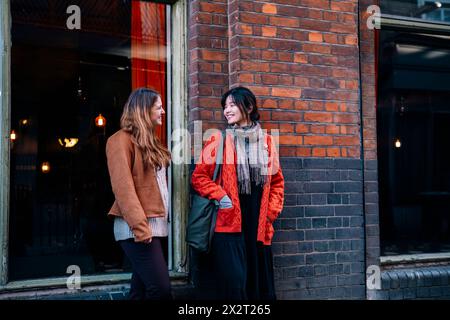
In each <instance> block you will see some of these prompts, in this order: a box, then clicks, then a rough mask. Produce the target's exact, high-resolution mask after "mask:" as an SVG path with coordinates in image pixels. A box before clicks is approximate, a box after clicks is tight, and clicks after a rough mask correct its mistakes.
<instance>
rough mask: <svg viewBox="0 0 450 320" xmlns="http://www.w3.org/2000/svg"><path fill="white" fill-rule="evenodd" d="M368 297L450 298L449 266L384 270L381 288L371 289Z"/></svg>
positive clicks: (398, 298)
mask: <svg viewBox="0 0 450 320" xmlns="http://www.w3.org/2000/svg"><path fill="white" fill-rule="evenodd" d="M368 297H369V299H379V300H380V299H382V300H410V299H417V300H425V299H431V300H435V299H446V300H447V299H450V266H436V267H424V268H414V269H412V268H411V269H396V270H386V271H383V272H382V273H381V290H371V292H369V295H368Z"/></svg>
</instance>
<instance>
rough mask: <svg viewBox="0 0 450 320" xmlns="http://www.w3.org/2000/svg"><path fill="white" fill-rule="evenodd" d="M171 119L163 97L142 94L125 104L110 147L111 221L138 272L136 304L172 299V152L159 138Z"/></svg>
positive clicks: (142, 91) (134, 282)
mask: <svg viewBox="0 0 450 320" xmlns="http://www.w3.org/2000/svg"><path fill="white" fill-rule="evenodd" d="M164 114H165V112H164V108H163V105H162V101H161V96H160V94H159V93H158V92H156V91H154V90H151V89H147V88H139V89H136V90H134V91H133V92H132V93H131V94H130V96H129V98H128V101H127V102H126V103H125V106H124V109H123V113H122V117H121V119H120V127H121V129H120V130H119V131H117V132H116V133H114V134H113V135H112V136H111V137H110V138H109V139H108V141H107V143H106V156H107V160H108V170H109V175H110V178H111V186H112V190H113V193H114V196H115V201H114V204H113V206H112V208H111V210H110V211H109V213H108V215H109V216H110V217H114V238H115V239H116V241H118V242H119V244H120V245H121V247H122V249H123V250H124V252H125V254H126V255H127V257H128V258H129V260H130V262H131V266H132V270H133V274H132V278H131V286H130V299H133V300H143V299H158V300H160V299H171V298H172V295H171V288H170V281H169V272H168V269H167V262H166V258H165V257H164V250H163V247H162V243H165V242H166V241H167V236H168V188H167V180H166V169H167V167H168V166H169V164H170V159H171V155H170V152H169V150H168V149H167V148H166V147H165V146H163V145H162V143H161V142H160V140H159V139H158V137H157V136H156V135H155V127H156V126H160V125H161V124H162V117H163V115H164Z"/></svg>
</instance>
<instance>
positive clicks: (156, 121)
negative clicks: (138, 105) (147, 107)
mask: <svg viewBox="0 0 450 320" xmlns="http://www.w3.org/2000/svg"><path fill="white" fill-rule="evenodd" d="M150 112H151V114H150V119H151V120H152V124H153V125H154V126H160V125H162V116H163V115H164V114H165V113H166V112H165V111H164V109H163V105H162V101H161V97H158V98H157V99H156V101H155V103H154V104H153V106H152V108H151V111H150Z"/></svg>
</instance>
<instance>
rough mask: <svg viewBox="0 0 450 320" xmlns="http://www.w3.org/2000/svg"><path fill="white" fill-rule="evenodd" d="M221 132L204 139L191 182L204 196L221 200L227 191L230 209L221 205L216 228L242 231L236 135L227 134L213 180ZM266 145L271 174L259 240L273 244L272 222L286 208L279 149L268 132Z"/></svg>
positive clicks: (260, 215)
mask: <svg viewBox="0 0 450 320" xmlns="http://www.w3.org/2000/svg"><path fill="white" fill-rule="evenodd" d="M220 139H221V133H220V132H217V133H216V134H213V135H212V137H211V138H210V139H209V140H208V141H207V142H206V143H205V146H204V148H203V150H202V153H201V156H200V158H199V160H198V162H197V165H196V167H195V170H194V172H193V174H192V186H193V188H194V190H195V191H197V192H198V193H199V194H200V195H201V196H202V197H207V198H208V199H214V200H217V201H219V200H220V199H222V197H224V196H225V195H228V196H229V197H230V199H231V201H232V203H233V207H232V208H229V209H219V212H218V215H217V223H216V228H215V231H216V232H241V224H242V223H241V222H242V219H241V208H240V204H239V193H238V181H237V171H236V163H237V161H236V159H237V157H236V148H235V145H234V141H233V136H232V135H230V134H227V136H226V139H225V144H224V151H223V165H222V171H221V174H220V176H219V177H218V178H217V181H213V180H212V178H213V174H214V167H215V163H216V155H217V149H218V146H219V142H220ZM265 142H266V143H265V148H266V149H268V151H269V163H268V170H269V175H268V179H267V182H266V184H265V185H264V188H263V194H262V199H261V209H260V213H259V222H258V237H257V240H258V241H261V242H263V243H264V245H270V244H271V243H272V238H273V234H274V229H273V225H272V224H273V222H274V221H275V219H276V218H277V217H278V215H279V214H280V212H281V210H282V209H283V201H284V178H283V173H282V171H281V167H280V161H279V157H278V154H277V150H276V148H275V145H274V143H273V140H272V137H271V136H270V135H265Z"/></svg>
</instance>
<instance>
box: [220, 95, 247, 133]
mask: <svg viewBox="0 0 450 320" xmlns="http://www.w3.org/2000/svg"><path fill="white" fill-rule="evenodd" d="M223 115H224V116H225V118H226V119H227V122H228V124H237V125H238V126H240V127H244V126H246V125H248V124H249V123H248V120H247V118H246V117H245V115H244V114H243V113H242V111H241V109H240V108H239V107H238V106H237V105H236V104H235V103H234V101H233V97H232V96H231V95H229V96H228V97H227V100H226V101H225V106H224V108H223Z"/></svg>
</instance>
